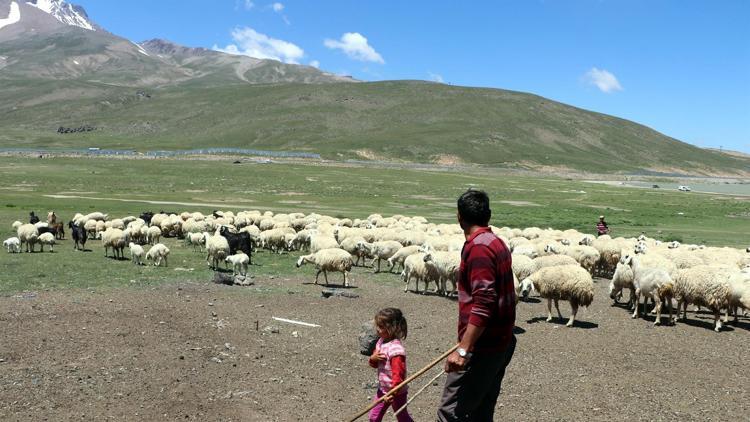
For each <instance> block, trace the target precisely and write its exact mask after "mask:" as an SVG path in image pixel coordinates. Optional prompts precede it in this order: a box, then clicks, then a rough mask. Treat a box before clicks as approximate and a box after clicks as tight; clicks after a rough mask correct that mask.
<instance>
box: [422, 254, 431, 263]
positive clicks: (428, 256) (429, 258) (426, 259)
mask: <svg viewBox="0 0 750 422" xmlns="http://www.w3.org/2000/svg"><path fill="white" fill-rule="evenodd" d="M422 261H424V262H431V261H432V253H430V252H427V253H426V254H425V255H424V257H423V258H422Z"/></svg>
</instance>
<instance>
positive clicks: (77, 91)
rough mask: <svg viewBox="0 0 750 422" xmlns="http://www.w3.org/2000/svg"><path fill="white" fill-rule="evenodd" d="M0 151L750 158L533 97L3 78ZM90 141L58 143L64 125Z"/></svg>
mask: <svg viewBox="0 0 750 422" xmlns="http://www.w3.org/2000/svg"><path fill="white" fill-rule="evenodd" d="M3 82H4V86H3V88H2V89H0V127H2V128H3V131H2V133H0V147H46V148H63V147H88V146H97V147H102V148H126V149H136V150H141V151H143V150H154V149H188V148H198V147H211V146H213V147H243V148H255V149H269V150H294V151H306V152H315V153H320V154H322V155H323V157H324V158H329V159H350V158H359V159H373V160H387V161H409V162H438V163H477V164H483V165H491V166H521V167H539V166H554V167H562V168H571V169H576V170H587V171H596V172H639V171H657V172H677V173H689V174H719V173H721V174H748V173H749V172H750V160H748V159H747V158H743V157H736V156H734V157H733V156H729V155H726V154H721V153H719V152H714V151H709V150H705V149H701V148H698V147H695V146H692V145H689V144H686V143H683V142H680V141H677V140H675V139H672V138H669V137H667V136H664V135H662V134H660V133H658V132H656V131H654V130H651V129H649V128H647V127H645V126H642V125H639V124H636V123H633V122H630V121H627V120H623V119H619V118H616V117H612V116H607V115H604V114H599V113H593V112H590V111H585V110H581V109H578V108H575V107H571V106H568V105H565V104H561V103H558V102H554V101H551V100H548V99H545V98H542V97H539V96H536V95H530V94H525V93H520V92H512V91H505V90H500V89H484V88H466V87H456V86H448V85H442V84H434V83H426V82H419V81H389V82H374V83H328V84H260V85H250V84H225V85H223V86H213V85H205V84H203V83H202V82H201V80H200V79H193V80H190V81H187V82H185V83H181V84H176V85H171V86H164V87H151V88H145V93H146V94H147V96H144V95H142V94H143V93H141V95H138V94H137V92H138V91H139V90H138V89H136V88H134V87H117V86H112V85H109V84H102V83H94V82H88V81H80V80H66V81H55V80H8V81H3ZM80 125H91V126H94V127H96V130H95V131H93V132H89V133H76V134H57V133H56V130H57V128H58V127H59V126H64V127H77V126H80Z"/></svg>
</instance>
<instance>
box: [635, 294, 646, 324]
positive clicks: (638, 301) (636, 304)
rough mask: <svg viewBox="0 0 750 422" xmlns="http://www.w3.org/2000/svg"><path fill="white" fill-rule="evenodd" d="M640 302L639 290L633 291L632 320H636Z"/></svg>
mask: <svg viewBox="0 0 750 422" xmlns="http://www.w3.org/2000/svg"><path fill="white" fill-rule="evenodd" d="M640 302H641V292H640V290H638V289H636V291H635V311H633V319H636V318H638V305H640ZM644 302H645V301H644Z"/></svg>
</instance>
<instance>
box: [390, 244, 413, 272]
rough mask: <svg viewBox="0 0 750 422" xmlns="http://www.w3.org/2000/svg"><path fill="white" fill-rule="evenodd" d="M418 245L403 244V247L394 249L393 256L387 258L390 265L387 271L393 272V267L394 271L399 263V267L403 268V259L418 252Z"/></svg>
mask: <svg viewBox="0 0 750 422" xmlns="http://www.w3.org/2000/svg"><path fill="white" fill-rule="evenodd" d="M419 248H420V247H419V246H416V245H413V246H404V247H403V248H401V249H399V250H398V251H396V253H395V254H393V256H391V257H390V258H388V265H390V266H391V268H390V269H388V271H389V272H393V270H394V268H395V269H396V271H398V266H399V265H401V269H402V270H403V269H404V260H405V259H406V258H407V257H409V256H410V255H414V254H415V253H419Z"/></svg>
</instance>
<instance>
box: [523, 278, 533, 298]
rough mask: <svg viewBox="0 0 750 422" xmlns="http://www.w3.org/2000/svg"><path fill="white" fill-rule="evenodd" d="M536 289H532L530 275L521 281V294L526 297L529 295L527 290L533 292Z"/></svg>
mask: <svg viewBox="0 0 750 422" xmlns="http://www.w3.org/2000/svg"><path fill="white" fill-rule="evenodd" d="M535 290H536V289H534V282H533V281H531V277H526V278H524V279H523V281H522V282H521V296H522V297H523V298H524V299H526V298H527V297H529V292H533V291H535Z"/></svg>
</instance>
